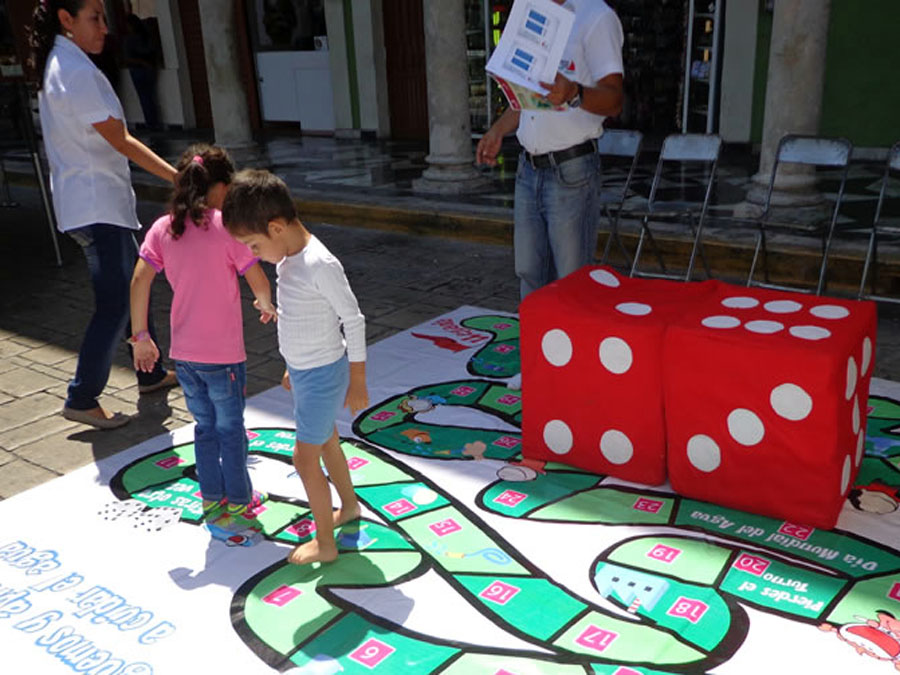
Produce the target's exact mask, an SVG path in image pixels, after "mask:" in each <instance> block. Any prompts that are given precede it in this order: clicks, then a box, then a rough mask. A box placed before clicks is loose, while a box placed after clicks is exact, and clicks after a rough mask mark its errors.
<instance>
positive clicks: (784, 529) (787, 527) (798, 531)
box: [778, 522, 816, 541]
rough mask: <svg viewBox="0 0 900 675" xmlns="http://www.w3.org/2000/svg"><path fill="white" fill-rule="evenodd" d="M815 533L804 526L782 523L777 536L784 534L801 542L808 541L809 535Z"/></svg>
mask: <svg viewBox="0 0 900 675" xmlns="http://www.w3.org/2000/svg"><path fill="white" fill-rule="evenodd" d="M815 531H816V530H815V528H812V527H806V526H805V525H795V524H794V523H788V522H784V523H782V524H781V527H779V528H778V533H779V534H786V535H787V536H789V537H793V538H794V539H800V540H801V541H806V540H807V539H809V537H810V535H811V534H812V533H813V532H815Z"/></svg>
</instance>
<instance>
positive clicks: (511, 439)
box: [491, 436, 522, 448]
mask: <svg viewBox="0 0 900 675" xmlns="http://www.w3.org/2000/svg"><path fill="white" fill-rule="evenodd" d="M521 442H522V441H521V439H518V438H516V437H515V436H501V437H500V438H498V439H497V440H496V441H494V442H493V443H491V445H496V446H497V447H499V448H514V447H516V446H517V445H519V443H521Z"/></svg>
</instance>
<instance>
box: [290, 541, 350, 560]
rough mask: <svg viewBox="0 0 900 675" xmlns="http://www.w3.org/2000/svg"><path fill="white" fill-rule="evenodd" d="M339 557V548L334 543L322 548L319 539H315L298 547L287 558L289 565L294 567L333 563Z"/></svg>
mask: <svg viewBox="0 0 900 675" xmlns="http://www.w3.org/2000/svg"><path fill="white" fill-rule="evenodd" d="M337 556H338V552H337V546H335V545H334V544H333V543H332V544H330V545H325V546H320V545H319V540H318V539H313V540H312V541H308V542H306V543H305V544H300V546H297V547H296V548H295V549H294V550H293V551H291V552H290V554H289V555H288V557H287V560H288V562H289V563H291V564H293V565H308V564H309V563H314V562H331V561H332V560H335V559H336V558H337Z"/></svg>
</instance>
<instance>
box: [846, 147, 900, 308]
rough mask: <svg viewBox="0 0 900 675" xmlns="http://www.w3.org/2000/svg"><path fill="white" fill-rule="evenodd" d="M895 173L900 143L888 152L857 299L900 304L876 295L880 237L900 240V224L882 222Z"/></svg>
mask: <svg viewBox="0 0 900 675" xmlns="http://www.w3.org/2000/svg"><path fill="white" fill-rule="evenodd" d="M895 173H896V174H900V142H897V143H894V145H893V147H891V149H890V150H889V151H888V157H887V162H885V166H884V175H883V176H882V179H881V190H880V191H879V193H878V205H877V206H876V207H875V218H874V219H873V220H872V231H871V232H870V233H869V247H868V249H867V250H866V261H865V263H864V264H863V271H862V278H861V279H860V280H859V295H858V296H857V297H858V298H859V299H860V300H864V299H868V300H884V301H886V302H897V303H900V298H898V297H890V296H887V295H876V294H875V282H876V279H877V276H878V239H879V237H887V238H890V239H892V240H894V241H896V240H898V239H900V223H888V222H886V221H882V217H881V212H882V208H883V207H884V198H885V195H886V194H887V189H888V184H889V183H890V182H891V179H892V177H893V175H894V174H895ZM898 177H900V176H898ZM870 268H872V269H873V270H874V274H873V276H872V292H871V293H866V281H867V280H868V278H869V269H870Z"/></svg>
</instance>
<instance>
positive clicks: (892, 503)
mask: <svg viewBox="0 0 900 675" xmlns="http://www.w3.org/2000/svg"><path fill="white" fill-rule="evenodd" d="M847 500H848V501H849V502H850V504H851V505H852V506H853V508H854V509H856V510H857V511H864V512H866V513H875V514H878V515H886V514H888V513H893V512H894V511H896V510H897V506H898V502H900V489H898V488H897V487H895V486H893V485H888V484H887V483H884V482H882V481H880V480H877V479H876V480H874V481H872V482H871V483H869V484H868V485H854V486H853V488H852V489H851V490H850V493H849V494H848V495H847Z"/></svg>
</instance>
